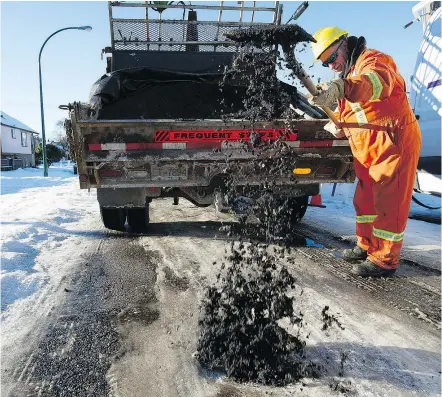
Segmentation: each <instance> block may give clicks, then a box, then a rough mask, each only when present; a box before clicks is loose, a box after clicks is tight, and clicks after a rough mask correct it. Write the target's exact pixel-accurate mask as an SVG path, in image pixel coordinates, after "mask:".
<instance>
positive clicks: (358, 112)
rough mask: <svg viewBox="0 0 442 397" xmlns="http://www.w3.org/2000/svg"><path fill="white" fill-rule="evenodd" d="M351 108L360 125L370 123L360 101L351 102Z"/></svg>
mask: <svg viewBox="0 0 442 397" xmlns="http://www.w3.org/2000/svg"><path fill="white" fill-rule="evenodd" d="M350 106H351V110H353V112H354V114H355V116H356V120H357V121H358V125H359V127H362V126H363V125H365V124H368V120H367V116H366V115H365V112H364V109H362V108H361V104H360V103H350Z"/></svg>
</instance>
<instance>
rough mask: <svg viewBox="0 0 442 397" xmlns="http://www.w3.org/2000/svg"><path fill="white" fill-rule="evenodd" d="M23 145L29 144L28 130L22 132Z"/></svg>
mask: <svg viewBox="0 0 442 397" xmlns="http://www.w3.org/2000/svg"><path fill="white" fill-rule="evenodd" d="M21 145H22V146H28V134H27V133H26V132H22V133H21Z"/></svg>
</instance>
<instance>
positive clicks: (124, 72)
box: [63, 1, 355, 232]
mask: <svg viewBox="0 0 442 397" xmlns="http://www.w3.org/2000/svg"><path fill="white" fill-rule="evenodd" d="M250 3H252V2H250ZM108 7H109V22H110V33H111V45H110V46H108V47H105V48H104V49H103V50H102V55H104V56H105V57H106V74H105V75H103V76H102V78H101V79H99V80H98V81H97V83H95V84H94V87H93V88H92V91H91V96H90V102H89V103H80V102H73V103H70V104H69V105H65V106H63V108H64V109H67V110H68V112H69V118H68V119H67V120H66V131H67V135H68V139H69V146H70V150H71V156H72V158H73V159H74V160H75V161H76V164H77V167H78V178H79V184H80V188H81V189H91V188H93V189H97V199H98V203H99V206H100V212H101V218H102V221H103V224H104V226H105V227H106V228H109V229H113V230H120V231H124V230H127V227H129V228H130V230H131V231H133V232H144V231H146V230H147V228H148V224H149V204H150V203H151V202H152V200H154V199H158V198H165V197H170V198H172V199H171V202H172V201H173V204H178V200H179V198H184V199H187V200H189V201H190V202H191V203H193V204H194V205H196V206H199V207H208V206H212V205H215V207H216V208H218V209H220V210H222V209H226V208H234V206H233V203H232V198H231V195H230V196H229V195H228V194H227V192H228V190H229V191H231V190H232V186H233V188H234V190H235V191H236V192H237V193H238V196H241V197H246V198H247V199H248V200H257V199H259V198H260V197H262V195H263V194H264V193H266V194H268V193H269V192H270V194H273V195H275V196H278V198H279V199H281V200H288V202H289V205H290V207H291V209H292V212H291V213H292V215H291V216H290V219H289V221H290V222H297V221H298V220H299V219H301V218H302V217H303V215H304V214H305V211H306V209H307V205H308V202H309V197H310V196H315V195H317V194H318V193H319V191H320V184H322V183H352V182H353V181H354V179H355V175H354V170H353V166H352V155H351V151H350V147H349V144H348V141H347V140H346V139H344V140H339V139H336V138H334V136H332V135H331V134H329V133H328V132H326V131H324V130H323V127H324V125H325V124H326V123H327V121H328V120H327V119H326V115H325V114H324V113H323V112H322V111H321V110H320V109H318V108H314V107H312V106H310V105H309V103H308V101H307V98H306V97H305V96H304V95H303V94H301V93H300V92H299V91H298V90H297V89H296V88H295V87H293V85H290V84H287V83H286V82H283V81H279V80H278V81H277V83H276V85H278V87H279V88H278V89H280V90H281V92H282V93H283V94H284V96H285V97H288V98H291V102H290V106H289V107H290V108H291V114H292V115H293V117H292V118H291V119H290V120H288V118H287V116H286V115H287V113H286V112H285V111H286V109H277V106H276V107H275V109H276V110H275V109H273V113H271V117H267V118H266V119H265V118H264V119H263V118H261V119H260V118H255V119H253V118H248V117H236V118H235V117H232V116H231V115H232V114H241V112H239V113H238V109H241V108H242V107H244V103H245V102H247V100H248V99H250V92H249V89H248V87H245V86H244V85H243V84H242V83H241V82H238V81H234V80H232V81H229V82H225V81H224V80H225V79H224V77H223V76H224V72H225V68H226V67H228V66H229V65H231V64H232V62H233V60H234V59H235V55H237V54H238V51H239V47H238V44H236V43H233V42H232V41H228V40H227V39H226V37H225V35H224V33H225V32H228V31H231V30H233V29H241V28H249V27H251V26H263V27H265V26H271V25H280V24H281V21H282V11H283V6H282V4H280V3H279V2H278V1H276V2H272V3H270V4H269V2H253V5H246V3H244V2H229V4H225V3H224V2H222V1H221V2H220V3H216V2H209V3H207V4H204V3H202V2H199V3H197V4H190V3H186V2H171V3H168V2H141V3H136V2H127V3H126V2H109V4H108ZM260 51H265V49H256V52H257V53H259V52H260ZM276 64H277V62H275V67H274V69H273V72H272V73H274V74H275V75H276V73H277V66H276ZM249 77H250V76H249ZM250 78H253V77H250ZM258 107H259V106H258ZM235 112H236V113H235ZM229 115H230V116H229ZM283 157H285V158H290V163H289V164H288V165H287V163H285V165H284V166H281V164H280V163H281V158H283ZM232 181H234V183H232ZM270 185H271V186H270ZM263 190H266V191H265V192H264V191H263Z"/></svg>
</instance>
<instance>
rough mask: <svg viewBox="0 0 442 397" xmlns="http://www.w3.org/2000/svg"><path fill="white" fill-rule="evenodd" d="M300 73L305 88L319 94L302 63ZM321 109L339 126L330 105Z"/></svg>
mask: <svg viewBox="0 0 442 397" xmlns="http://www.w3.org/2000/svg"><path fill="white" fill-rule="evenodd" d="M297 70H298V73H296V77H297V78H298V79H299V80H301V83H302V84H303V85H304V87H305V88H307V90H308V92H310V94H312V95H313V96H316V95H318V94H319V91H318V89H317V88H316V85H315V84H314V83H313V81H312V79H311V78H310V76H309V75H308V74H307V73H305V71H304V69H303V68H302V67H301V65H299V64H298V69H297ZM321 109H322V110H323V111H324V112H325V113H326V114H327V116H328V117H329V119H330V120H331V121H333V123H335V125H336V127H339V121H338V119H337V118H336V116H335V114H334V113H333V112H332V110H331V109H330V108H329V107H328V106H321Z"/></svg>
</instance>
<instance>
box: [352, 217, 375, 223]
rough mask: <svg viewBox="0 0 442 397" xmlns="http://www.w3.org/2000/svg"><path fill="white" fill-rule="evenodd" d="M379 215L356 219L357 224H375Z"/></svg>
mask: <svg viewBox="0 0 442 397" xmlns="http://www.w3.org/2000/svg"><path fill="white" fill-rule="evenodd" d="M376 217H377V215H359V216H357V217H356V222H357V223H373V222H374V220H375V219H376Z"/></svg>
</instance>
